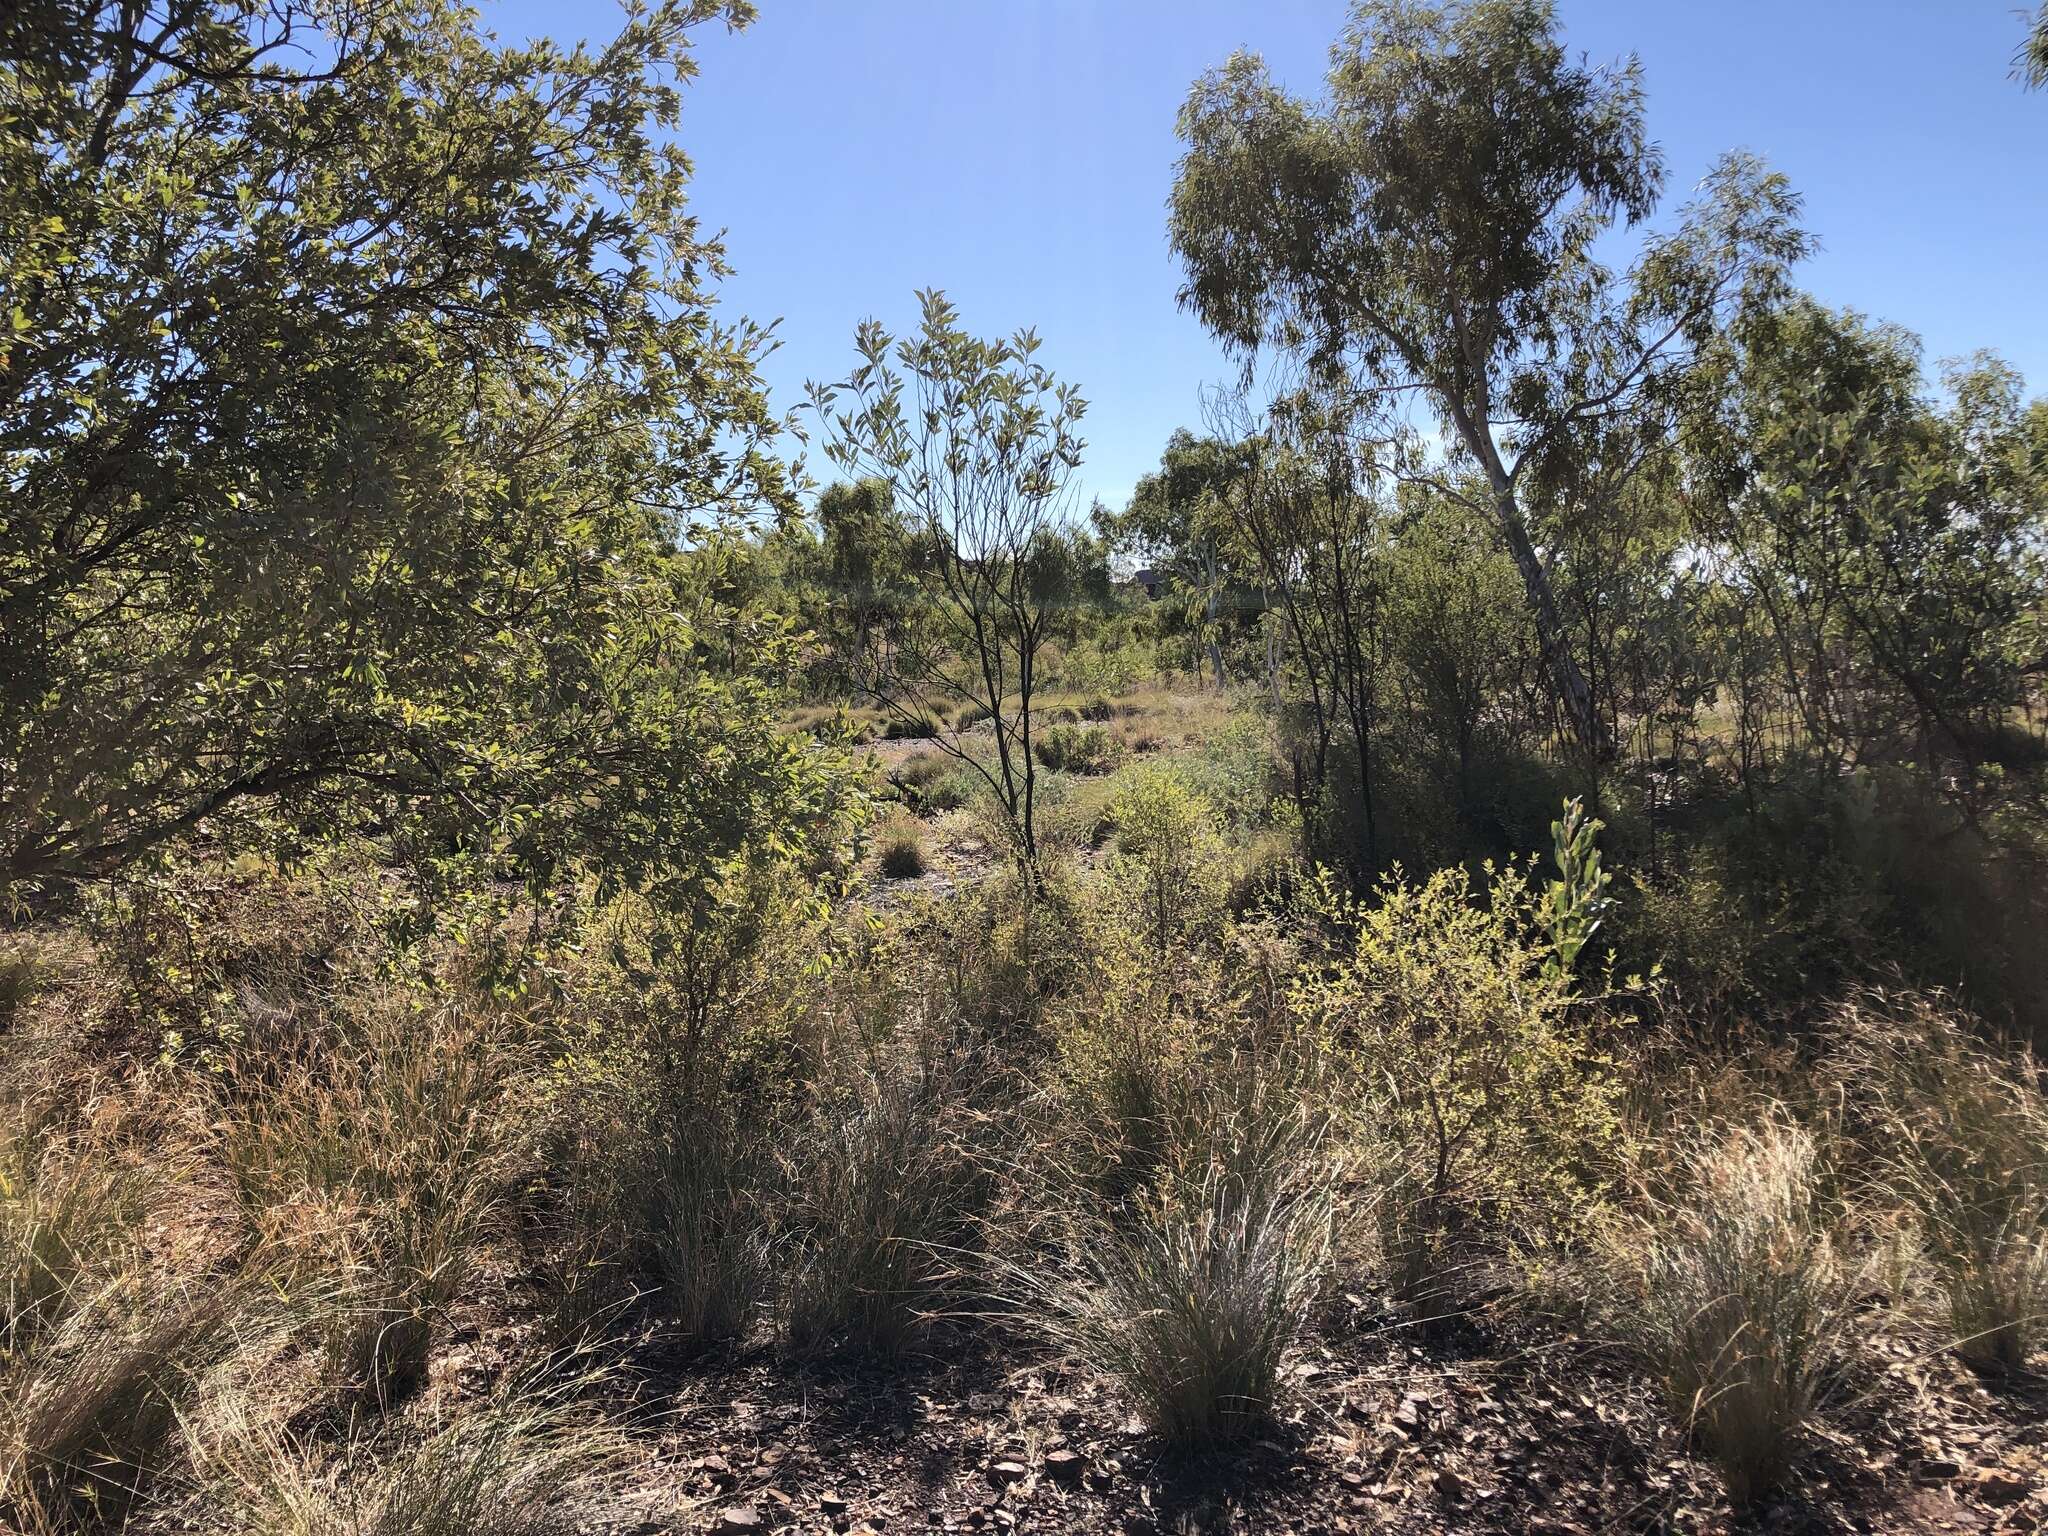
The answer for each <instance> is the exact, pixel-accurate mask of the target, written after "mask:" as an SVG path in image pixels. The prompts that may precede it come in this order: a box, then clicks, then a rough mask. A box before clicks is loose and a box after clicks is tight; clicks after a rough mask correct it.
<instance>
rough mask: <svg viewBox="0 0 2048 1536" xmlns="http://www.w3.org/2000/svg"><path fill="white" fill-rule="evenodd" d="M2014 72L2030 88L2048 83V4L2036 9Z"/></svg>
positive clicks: (2016, 60) (2015, 61) (2014, 66)
mask: <svg viewBox="0 0 2048 1536" xmlns="http://www.w3.org/2000/svg"><path fill="white" fill-rule="evenodd" d="M2013 73H2014V74H2015V75H2017V76H2019V78H2020V80H2021V81H2022V82H2023V83H2024V84H2025V85H2026V86H2027V88H2028V89H2029V90H2039V89H2040V88H2041V87H2042V86H2044V85H2048V4H2044V5H2043V6H2042V7H2041V9H2040V10H2038V11H2036V12H2035V13H2034V19H2033V20H2032V21H2031V22H2029V23H2028V25H2027V36H2026V40H2025V41H2024V42H2022V43H2021V44H2020V51H2019V54H2018V56H2017V57H2016V58H2014V60H2013Z"/></svg>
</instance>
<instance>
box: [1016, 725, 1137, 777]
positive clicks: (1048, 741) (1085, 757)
mask: <svg viewBox="0 0 2048 1536" xmlns="http://www.w3.org/2000/svg"><path fill="white" fill-rule="evenodd" d="M1031 750H1032V752H1033V753H1034V754H1035V755H1036V756H1037V758H1038V761H1039V763H1040V765H1041V766H1043V767H1045V768H1048V769H1050V770H1052V771H1053V772H1055V773H1074V774H1097V773H1108V772H1109V771H1110V770H1111V769H1112V768H1114V767H1116V765H1117V763H1118V762H1119V761H1120V760H1121V759H1122V757H1123V743H1122V742H1121V741H1119V740H1118V739H1117V737H1116V733H1115V732H1114V731H1112V730H1110V729H1109V727H1107V726H1105V725H1066V724H1061V725H1052V726H1048V727H1047V728H1046V729H1045V730H1043V731H1041V732H1040V733H1039V734H1038V736H1037V739H1036V740H1034V741H1033V742H1032V744H1031Z"/></svg>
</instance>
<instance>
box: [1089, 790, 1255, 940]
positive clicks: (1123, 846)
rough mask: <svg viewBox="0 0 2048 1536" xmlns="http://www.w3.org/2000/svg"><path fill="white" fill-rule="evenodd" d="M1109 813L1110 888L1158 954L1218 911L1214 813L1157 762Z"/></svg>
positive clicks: (1220, 875) (1220, 890)
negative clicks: (1112, 835)
mask: <svg viewBox="0 0 2048 1536" xmlns="http://www.w3.org/2000/svg"><path fill="white" fill-rule="evenodd" d="M1109 814H1110V819H1111V820H1112V821H1113V822H1114V823H1115V826H1116V854H1115V857H1114V858H1113V859H1112V860H1111V861H1110V865H1109V871H1108V873H1109V880H1110V885H1111V889H1112V891H1113V892H1114V893H1115V894H1116V895H1118V896H1120V897H1121V898H1122V900H1123V901H1124V902H1126V903H1127V904H1128V905H1129V906H1130V908H1131V909H1132V911H1133V914H1134V915H1135V918H1136V923H1135V926H1136V927H1137V928H1138V930H1139V931H1140V932H1142V933H1143V934H1144V935H1145V936H1146V938H1147V939H1148V941H1149V942H1150V943H1151V945H1152V948H1153V950H1154V951H1155V953H1157V954H1160V955H1164V954H1165V953H1167V951H1168V950H1170V949H1172V948H1173V947H1174V946H1175V945H1177V944H1179V943H1180V942H1181V941H1183V940H1184V939H1186V938H1187V937H1189V936H1190V935H1191V934H1193V933H1195V932H1198V931H1199V930H1201V929H1202V928H1204V927H1205V926H1207V925H1208V923H1209V922H1211V921H1212V920H1213V919H1215V918H1216V917H1217V916H1218V914H1219V913H1220V910H1221V906H1222V900H1223V894H1224V880H1225V878H1226V874H1225V870H1224V867H1223V850H1222V845H1221V843H1220V841H1219V840H1218V838H1217V836H1216V833H1215V830H1214V827H1215V813H1214V811H1213V810H1212V809H1211V808H1210V805H1209V803H1208V801H1206V800H1205V799H1203V798H1202V796H1201V794H1200V793H1199V792H1198V791H1197V790H1196V789H1195V788H1194V787H1193V786H1192V785H1191V784H1189V782H1188V781H1187V779H1186V777H1185V776H1184V775H1182V774H1181V773H1180V772H1179V771H1178V770H1177V769H1175V768H1174V767H1173V766H1172V765H1170V764H1155V765H1150V766H1146V767H1142V768H1139V769H1135V770H1133V771H1132V772H1131V773H1130V774H1129V775H1128V777H1127V778H1126V779H1124V780H1123V781H1122V787H1121V788H1120V789H1119V790H1118V792H1117V797H1116V799H1115V801H1114V802H1112V804H1111V806H1110V812H1109Z"/></svg>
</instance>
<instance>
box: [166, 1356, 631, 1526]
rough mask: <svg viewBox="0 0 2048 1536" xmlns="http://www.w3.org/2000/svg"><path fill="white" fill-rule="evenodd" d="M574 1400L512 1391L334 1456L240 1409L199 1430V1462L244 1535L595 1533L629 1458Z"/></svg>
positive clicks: (547, 1392) (541, 1388)
mask: <svg viewBox="0 0 2048 1536" xmlns="http://www.w3.org/2000/svg"><path fill="white" fill-rule="evenodd" d="M573 1385H574V1386H576V1387H579V1388H580V1387H581V1386H584V1385H587V1383H581V1382H579V1383H574V1384H573ZM574 1395H575V1394H574V1393H573V1392H572V1391H571V1390H569V1389H567V1388H565V1387H563V1386H562V1385H560V1384H552V1385H551V1384H549V1383H547V1382H545V1381H543V1380H541V1379H538V1378H536V1379H533V1380H529V1381H525V1382H520V1383H515V1384H514V1385H513V1386H512V1387H511V1388H509V1389H508V1390H507V1391H505V1392H504V1393H502V1394H501V1395H500V1396H499V1397H498V1398H497V1399H496V1400H495V1401H493V1402H490V1403H488V1404H485V1405H483V1406H482V1407H479V1408H474V1409H472V1410H470V1411H468V1412H466V1413H464V1414H463V1415H462V1416H461V1417H459V1418H456V1419H453V1420H450V1421H449V1422H447V1423H445V1424H441V1425H438V1426H434V1427H430V1428H428V1429H427V1430H426V1431H425V1432H424V1433H418V1432H415V1434H414V1435H412V1436H409V1437H408V1438H407V1439H405V1440H404V1441H403V1442H402V1443H401V1444H399V1445H398V1446H397V1447H396V1448H395V1449H394V1448H391V1447H390V1446H389V1445H388V1444H387V1443H384V1442H372V1441H370V1440H367V1439H358V1438H351V1439H350V1440H348V1441H347V1442H345V1443H344V1444H343V1445H342V1446H341V1447H340V1449H339V1450H338V1451H337V1452H332V1453H329V1452H326V1451H324V1450H323V1449H322V1448H321V1447H319V1446H317V1445H314V1444H310V1443H307V1442H304V1441H301V1440H299V1439H296V1438H294V1437H292V1436H291V1435H289V1434H287V1433H285V1432H283V1431H281V1430H280V1429H278V1428H277V1427H276V1426H275V1425H274V1424H270V1423H264V1422H261V1421H260V1420H259V1419H258V1418H257V1417H256V1416H255V1415H254V1413H253V1412H252V1410H251V1409H250V1407H249V1405H248V1404H247V1403H245V1402H233V1403H228V1404H225V1405H223V1406H222V1408H221V1409H220V1410H219V1411H218V1412H217V1413H216V1414H215V1416H214V1417H213V1419H212V1421H211V1422H209V1423H207V1424H205V1425H204V1426H203V1427H198V1428H195V1430H194V1432H193V1435H192V1450H193V1461H194V1463H195V1465H196V1466H197V1468H198V1470H199V1472H200V1475H201V1477H202V1479H203V1481H204V1483H205V1485H206V1487H207V1490H208V1493H209V1496H210V1501H211V1503H212V1504H213V1505H214V1506H215V1507H216V1508H217V1509H219V1510H220V1511H221V1512H222V1514H223V1515H225V1517H226V1518H227V1519H228V1520H230V1521H231V1522H232V1523H233V1526H234V1528H235V1529H236V1530H238V1531H242V1532H245V1533H247V1536H549V1533H553V1532H557V1531H565V1530H579V1529H587V1528H589V1522H590V1521H591V1520H592V1519H593V1518H594V1517H596V1515H597V1514H598V1513H599V1511H600V1510H601V1508H602V1506H603V1502H604V1497H605V1493H606V1491H607V1488H608V1486H609V1484H610V1483H611V1481H612V1480H613V1478H614V1477H615V1476H616V1474H617V1473H618V1472H619V1470H620V1468H621V1465H622V1463H623V1459H624V1454H623V1453H624V1442H623V1441H622V1440H621V1439H620V1437H619V1436H618V1434H617V1433H616V1432H614V1431H612V1430H609V1429H607V1428H604V1427H602V1426H599V1425H593V1424H591V1423H589V1422H588V1421H587V1420H586V1419H585V1418H584V1417H583V1416H581V1415H579V1414H578V1413H576V1412H575V1411H574V1409H573V1405H572V1398H573V1396H574Z"/></svg>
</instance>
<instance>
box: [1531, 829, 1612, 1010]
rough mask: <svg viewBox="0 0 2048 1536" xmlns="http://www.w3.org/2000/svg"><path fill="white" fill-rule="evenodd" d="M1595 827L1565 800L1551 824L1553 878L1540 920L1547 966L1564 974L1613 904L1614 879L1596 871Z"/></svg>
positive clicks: (1544, 900) (1605, 873)
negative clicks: (1548, 960) (1546, 944)
mask: <svg viewBox="0 0 2048 1536" xmlns="http://www.w3.org/2000/svg"><path fill="white" fill-rule="evenodd" d="M1600 827H1601V823H1600V822H1599V821H1597V820H1595V819H1594V818H1592V817H1590V816H1588V815H1587V814H1586V809H1585V807H1584V806H1583V805H1581V804H1580V803H1579V802H1578V800H1576V799H1572V800H1567V801H1566V802H1565V806H1564V815H1563V816H1562V817H1561V818H1559V819H1558V820H1556V821H1553V822H1552V823H1551V824H1550V839H1551V845H1552V857H1553V858H1554V859H1555V860H1556V861H1557V874H1558V878H1557V879H1555V880H1553V881H1551V882H1550V883H1549V884H1548V885H1547V886H1545V887H1544V889H1543V898H1542V914H1543V915H1542V921H1543V927H1544V930H1545V931H1546V932H1547V933H1548V934H1549V936H1550V947H1551V962H1552V964H1553V965H1554V966H1555V967H1556V969H1558V970H1560V971H1563V972H1567V973H1568V972H1570V970H1571V969H1572V967H1573V966H1574V965H1575V964H1577V962H1578V958H1579V951H1581V950H1582V949H1584V948H1585V947H1586V943H1587V941H1588V940H1590V939H1591V938H1592V937H1593V935H1594V934H1595V933H1596V932H1597V931H1598V930H1599V927H1600V924H1601V921H1602V920H1603V918H1604V917H1605V915H1606V913H1607V909H1608V908H1609V907H1611V906H1612V905H1613V904H1614V903H1613V899H1612V898H1611V897H1609V896H1608V895H1607V886H1608V883H1609V882H1610V881H1611V880H1612V879H1613V878H1614V877H1613V876H1612V875H1610V874H1608V873H1607V872H1606V871H1605V870H1603V869H1602V868H1601V867H1600V850H1599V848H1597V847H1596V846H1594V842H1593V839H1594V838H1595V837H1596V836H1597V835H1598V834H1599V831H1600Z"/></svg>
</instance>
